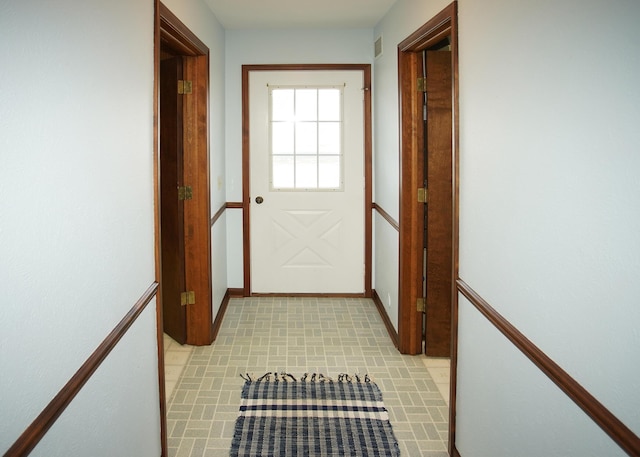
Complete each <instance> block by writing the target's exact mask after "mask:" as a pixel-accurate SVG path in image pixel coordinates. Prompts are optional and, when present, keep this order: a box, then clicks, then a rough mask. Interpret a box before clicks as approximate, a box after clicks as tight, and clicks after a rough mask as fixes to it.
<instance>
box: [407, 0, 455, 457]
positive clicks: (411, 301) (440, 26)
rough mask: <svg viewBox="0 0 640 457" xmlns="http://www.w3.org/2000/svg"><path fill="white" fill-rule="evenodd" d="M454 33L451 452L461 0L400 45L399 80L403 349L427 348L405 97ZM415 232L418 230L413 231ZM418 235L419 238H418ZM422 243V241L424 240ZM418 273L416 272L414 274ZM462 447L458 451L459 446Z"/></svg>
mask: <svg viewBox="0 0 640 457" xmlns="http://www.w3.org/2000/svg"><path fill="white" fill-rule="evenodd" d="M446 36H449V37H450V40H451V41H450V42H451V59H452V74H453V94H452V95H453V104H452V116H453V132H452V133H453V135H452V143H453V144H452V164H453V170H452V173H453V180H452V181H453V182H452V199H453V221H452V228H453V230H452V231H453V234H452V235H453V243H452V260H453V265H452V272H451V274H452V279H453V281H452V306H451V354H452V356H451V370H450V382H451V392H450V398H449V454H451V455H453V454H454V451H455V431H456V385H457V378H456V376H457V347H458V302H457V297H458V294H457V292H456V285H455V280H456V279H458V271H459V213H460V210H459V208H460V204H459V181H460V173H459V167H460V166H459V160H460V159H459V157H460V151H459V108H458V104H459V85H458V78H459V64H458V4H457V2H456V1H454V2H452V3H451V4H449V5H448V6H446V7H445V8H444V9H442V11H440V12H439V13H438V14H436V15H435V16H434V17H433V18H432V19H430V20H429V21H428V22H427V23H425V24H424V25H423V26H422V27H420V28H419V29H418V30H416V31H415V32H414V33H412V34H411V35H409V36H408V37H407V38H406V39H405V40H403V41H402V42H401V43H400V44H399V45H398V79H399V84H400V98H401V100H400V128H401V131H400V151H401V153H400V160H401V164H400V216H399V218H400V221H399V222H400V224H399V226H400V235H399V238H400V249H399V255H400V265H399V270H400V279H399V316H398V330H399V332H398V333H399V338H400V341H399V349H400V350H401V352H405V350H409V349H410V350H411V351H417V350H418V349H419V350H420V351H421V347H420V348H418V344H420V346H421V342H420V343H418V341H414V340H413V339H412V338H410V337H405V333H406V331H409V332H411V331H412V330H413V331H416V332H417V329H418V328H419V327H421V320H422V319H421V316H419V315H416V313H415V312H413V309H415V300H416V299H417V295H418V293H417V292H418V290H421V288H422V284H421V282H419V281H415V280H413V279H412V278H417V277H420V276H419V274H418V272H421V271H422V265H421V264H422V256H416V254H415V253H412V246H415V244H413V243H415V242H416V240H418V238H419V237H422V221H417V220H415V218H414V216H412V214H414V215H415V214H416V210H415V203H414V204H413V205H412V204H411V202H415V200H416V199H415V190H416V189H417V188H418V187H421V183H422V180H421V179H420V178H421V177H418V176H417V175H416V171H415V168H416V164H417V157H418V153H417V151H416V150H415V148H418V147H420V145H419V144H418V142H417V141H416V138H412V137H413V136H414V135H412V134H411V129H416V128H417V127H416V126H417V125H418V123H419V122H420V123H421V122H422V120H421V113H419V112H418V111H419V110H418V108H417V106H415V101H411V98H416V97H415V96H414V97H411V96H409V97H407V98H409V100H405V98H404V97H403V95H402V94H403V93H404V94H411V93H412V91H413V94H415V93H416V92H415V90H416V87H413V86H414V85H415V83H416V82H415V81H414V80H415V78H414V77H413V76H414V75H415V73H416V72H417V67H418V63H419V62H418V60H419V59H418V54H419V53H421V51H422V50H424V49H426V48H428V47H429V46H432V45H433V44H435V43H437V42H439V41H440V40H442V39H443V38H444V37H446ZM412 231H413V232H412ZM417 237H418V238H417ZM418 245H419V244H418ZM413 275H415V276H413ZM455 452H457V451H455Z"/></svg>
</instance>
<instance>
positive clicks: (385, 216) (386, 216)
mask: <svg viewBox="0 0 640 457" xmlns="http://www.w3.org/2000/svg"><path fill="white" fill-rule="evenodd" d="M371 208H372V209H373V210H375V211H377V213H378V214H379V215H380V216H382V218H383V219H384V220H386V221H387V222H388V223H389V224H390V225H391V227H393V228H394V229H396V231H400V225H399V224H398V222H397V221H396V220H395V219H394V218H392V217H391V216H390V215H389V213H387V212H386V211H385V210H384V209H382V207H381V206H380V205H378V204H377V203H373V204H372V205H371Z"/></svg>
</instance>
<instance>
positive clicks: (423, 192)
mask: <svg viewBox="0 0 640 457" xmlns="http://www.w3.org/2000/svg"><path fill="white" fill-rule="evenodd" d="M428 201H429V192H427V188H426V187H421V188H420V189H418V203H427V202H428Z"/></svg>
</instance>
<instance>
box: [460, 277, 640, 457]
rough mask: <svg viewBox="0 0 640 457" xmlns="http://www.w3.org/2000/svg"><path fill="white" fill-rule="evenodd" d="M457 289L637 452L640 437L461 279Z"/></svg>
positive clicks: (608, 430)
mask: <svg viewBox="0 0 640 457" xmlns="http://www.w3.org/2000/svg"><path fill="white" fill-rule="evenodd" d="M457 286H458V291H460V293H461V294H462V295H464V296H465V297H466V298H467V300H469V302H471V304H472V305H473V306H475V307H476V309H477V310H478V311H480V313H481V314H482V315H483V316H484V317H486V318H487V319H488V320H489V322H491V323H492V324H493V325H494V326H495V327H496V328H497V329H498V330H499V331H500V332H501V333H502V334H503V335H504V336H505V337H506V338H507V339H508V340H509V341H510V342H511V343H512V344H513V345H514V346H515V347H517V348H518V349H519V350H520V351H521V352H522V353H523V354H524V355H525V356H527V358H528V359H529V360H531V361H532V362H533V364H534V365H535V366H537V367H538V368H539V369H540V370H541V371H542V372H543V373H544V374H546V375H547V376H548V377H549V379H551V380H552V381H553V382H554V384H555V385H557V386H558V387H559V388H560V390H562V391H563V392H564V393H565V394H566V395H567V396H568V397H569V398H571V400H573V401H574V403H575V404H576V405H578V406H579V407H580V408H581V409H582V410H583V411H584V412H585V413H586V414H587V416H589V417H590V418H591V419H593V421H594V422H595V423H596V424H598V426H599V427H600V428H601V429H602V430H603V431H604V432H605V433H606V434H607V435H609V437H610V438H611V439H612V440H613V441H615V442H616V443H617V444H618V446H620V447H621V448H622V449H623V450H624V451H625V452H626V453H627V454H629V455H640V437H638V435H636V434H635V433H633V431H632V430H631V429H629V428H628V427H627V426H626V425H625V424H624V423H623V422H622V421H621V420H620V419H618V418H617V417H616V416H615V415H614V414H613V413H611V411H609V410H608V409H607V408H606V407H605V406H604V405H603V404H602V403H600V402H599V401H598V400H597V399H596V398H595V397H594V396H593V395H591V394H590V393H589V392H588V391H587V390H586V389H585V388H584V387H582V386H581V385H580V384H579V383H578V382H577V381H576V380H575V379H573V378H572V377H571V376H570V375H569V373H567V372H566V371H564V370H563V369H562V368H561V367H560V365H558V364H557V363H556V362H554V361H553V360H552V359H551V358H550V357H549V356H548V355H547V354H545V353H544V352H542V350H541V349H540V348H538V347H537V346H536V345H535V344H533V342H531V340H529V339H528V338H527V337H526V336H524V335H523V334H522V332H520V331H519V330H518V329H517V328H516V327H515V326H514V325H513V324H512V323H511V322H509V321H508V320H507V319H505V318H504V317H503V316H502V315H501V314H500V313H499V312H498V311H496V310H495V309H494V308H493V307H492V306H491V305H489V303H487V301H486V300H484V299H483V298H482V297H481V296H480V295H479V294H478V293H477V292H476V291H475V290H473V289H472V288H471V287H470V286H469V285H468V284H467V283H465V282H464V281H463V280H462V279H458V281H457Z"/></svg>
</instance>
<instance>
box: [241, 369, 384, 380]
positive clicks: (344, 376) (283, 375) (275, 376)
mask: <svg viewBox="0 0 640 457" xmlns="http://www.w3.org/2000/svg"><path fill="white" fill-rule="evenodd" d="M240 377H241V378H242V379H244V380H245V381H246V382H247V383H251V382H263V381H264V382H292V381H293V382H297V381H298V380H297V379H296V377H295V376H293V375H292V374H291V373H287V372H285V371H281V372H280V373H278V372H277V371H268V372H266V373H265V374H263V375H262V376H260V377H256V375H254V374H250V373H240ZM300 382H355V383H359V382H372V380H371V377H370V376H369V375H368V374H364V375H361V374H358V373H356V374H353V375H350V374H348V373H340V374H339V375H338V377H337V379H334V378H331V377H328V376H325V375H324V374H322V373H305V374H304V375H303V376H302V377H301V378H300Z"/></svg>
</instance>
